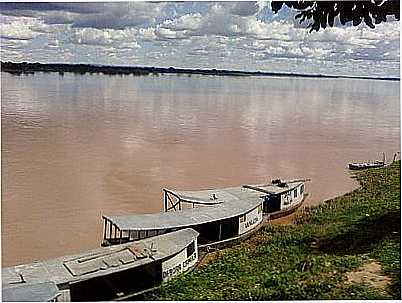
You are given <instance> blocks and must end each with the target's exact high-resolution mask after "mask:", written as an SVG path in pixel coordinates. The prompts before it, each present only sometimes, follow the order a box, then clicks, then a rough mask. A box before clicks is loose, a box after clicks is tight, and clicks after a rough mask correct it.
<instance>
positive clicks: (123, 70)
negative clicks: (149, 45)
mask: <svg viewBox="0 0 402 303" xmlns="http://www.w3.org/2000/svg"><path fill="white" fill-rule="evenodd" d="M1 70H2V71H4V72H8V73H10V74H14V75H21V74H34V73H35V72H45V73H50V72H58V73H59V74H60V75H64V73H76V74H81V75H85V74H86V73H89V74H94V73H95V74H96V73H102V74H104V75H134V76H145V75H150V74H152V75H159V74H186V75H188V76H191V75H208V76H231V77H249V76H268V77H297V78H328V79H338V78H343V79H361V80H387V81H400V78H398V77H364V76H346V75H323V74H300V73H280V72H261V71H256V72H252V71H241V70H225V69H215V68H213V69H194V68H175V67H169V68H167V67H154V66H152V67H150V66H112V65H109V66H107V65H93V64H68V63H65V64H62V63H48V64H46V63H38V62H36V63H28V62H22V63H14V62H1Z"/></svg>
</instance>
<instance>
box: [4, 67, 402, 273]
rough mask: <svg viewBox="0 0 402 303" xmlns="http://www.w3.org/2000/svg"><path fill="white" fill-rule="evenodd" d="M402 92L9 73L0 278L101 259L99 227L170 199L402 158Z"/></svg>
mask: <svg viewBox="0 0 402 303" xmlns="http://www.w3.org/2000/svg"><path fill="white" fill-rule="evenodd" d="M399 85H400V83H399V82H398V81H379V80H354V79H324V78H316V79H313V78H312V79H310V78H279V77H278V78H275V77H218V76H196V75H193V76H191V77H189V76H186V75H181V76H178V75H160V76H141V77H135V76H131V75H130V76H106V75H75V74H70V73H66V74H65V75H64V76H62V75H59V74H57V73H35V74H34V75H22V76H16V75H10V74H8V73H1V98H2V105H1V109H2V111H1V121H2V132H1V138H2V173H1V175H2V203H1V211H2V224H1V228H2V261H3V263H2V266H10V265H15V264H20V263H26V262H31V261H33V260H40V259H45V258H50V257H56V256H59V255H65V254H70V253H75V252H80V251H82V250H86V249H90V248H95V247H98V246H99V245H100V242H101V237H102V220H101V215H102V214H127V213H149V212H157V211H161V210H162V209H163V203H162V191H161V189H162V188H163V187H169V188H176V189H203V188H212V187H228V186H236V185H240V184H244V183H248V184H253V183H263V182H267V181H269V180H271V179H274V178H283V179H287V178H292V179H293V178H301V177H303V178H304V177H306V178H311V179H312V181H311V182H309V183H308V184H307V188H306V189H307V191H308V192H309V193H310V195H309V197H308V199H307V201H306V204H307V205H312V204H316V203H319V202H320V201H322V200H325V199H328V198H331V197H334V196H337V195H341V194H343V193H345V192H348V191H350V190H352V189H353V188H355V187H356V183H355V181H354V180H353V179H351V178H350V174H349V172H348V170H347V163H348V162H349V161H353V160H369V159H381V157H382V156H381V153H382V152H386V154H387V157H388V159H391V158H392V156H393V153H395V152H396V151H399V149H400V103H399V100H400V88H399Z"/></svg>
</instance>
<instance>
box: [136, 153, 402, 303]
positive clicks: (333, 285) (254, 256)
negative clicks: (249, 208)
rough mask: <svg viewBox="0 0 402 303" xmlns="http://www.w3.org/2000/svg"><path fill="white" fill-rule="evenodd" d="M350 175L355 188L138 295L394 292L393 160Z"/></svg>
mask: <svg viewBox="0 0 402 303" xmlns="http://www.w3.org/2000/svg"><path fill="white" fill-rule="evenodd" d="M356 178H357V179H358V180H359V182H360V184H361V188H359V189H357V190H355V191H353V192H352V193H349V194H346V195H345V196H342V197H338V198H336V199H333V200H330V201H327V202H325V203H322V204H321V205H319V206H316V207H313V208H309V209H307V210H305V211H303V212H301V213H300V214H298V215H297V216H296V219H295V224H293V225H287V226H274V225H270V226H266V227H264V228H263V229H262V230H261V231H259V232H258V233H257V234H256V235H255V236H253V237H252V238H251V239H250V240H248V241H246V242H244V243H242V244H240V245H236V246H235V247H232V248H228V249H225V250H222V251H219V252H217V253H215V255H214V256H213V261H210V262H208V263H207V264H206V265H203V266H200V267H198V268H197V269H196V270H194V271H193V272H192V273H189V274H186V275H181V276H179V277H178V278H177V279H174V280H173V281H172V282H169V283H168V284H165V285H164V286H163V287H161V288H160V289H159V290H158V291H156V292H155V293H153V294H151V295H148V296H147V297H145V298H142V299H144V300H148V299H153V300H155V299H158V300H289V299H391V298H394V299H400V298H401V293H400V278H401V277H400V230H401V227H400V161H398V162H395V163H393V164H392V165H391V166H389V167H386V168H383V169H377V170H370V171H364V172H360V173H358V174H357V175H356Z"/></svg>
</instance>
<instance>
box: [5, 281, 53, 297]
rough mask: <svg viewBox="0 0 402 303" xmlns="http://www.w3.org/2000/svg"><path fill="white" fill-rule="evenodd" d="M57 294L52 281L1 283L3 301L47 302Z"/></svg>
mask: <svg viewBox="0 0 402 303" xmlns="http://www.w3.org/2000/svg"><path fill="white" fill-rule="evenodd" d="M58 295H59V289H58V288H57V286H56V284H55V283H53V282H44V283H19V284H9V285H4V284H3V285H2V289H1V297H2V301H5V302H47V301H51V300H54V299H55V298H56V297H57V296H58Z"/></svg>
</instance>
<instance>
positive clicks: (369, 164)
mask: <svg viewBox="0 0 402 303" xmlns="http://www.w3.org/2000/svg"><path fill="white" fill-rule="evenodd" d="M398 154H399V152H396V153H395V154H394V158H393V160H392V162H394V161H395V160H396V157H397V156H398ZM392 162H391V163H392ZM385 165H387V163H386V159H385V153H382V161H380V160H375V161H365V162H353V163H349V164H348V167H349V169H350V170H362V169H369V168H380V167H383V166H385Z"/></svg>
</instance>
